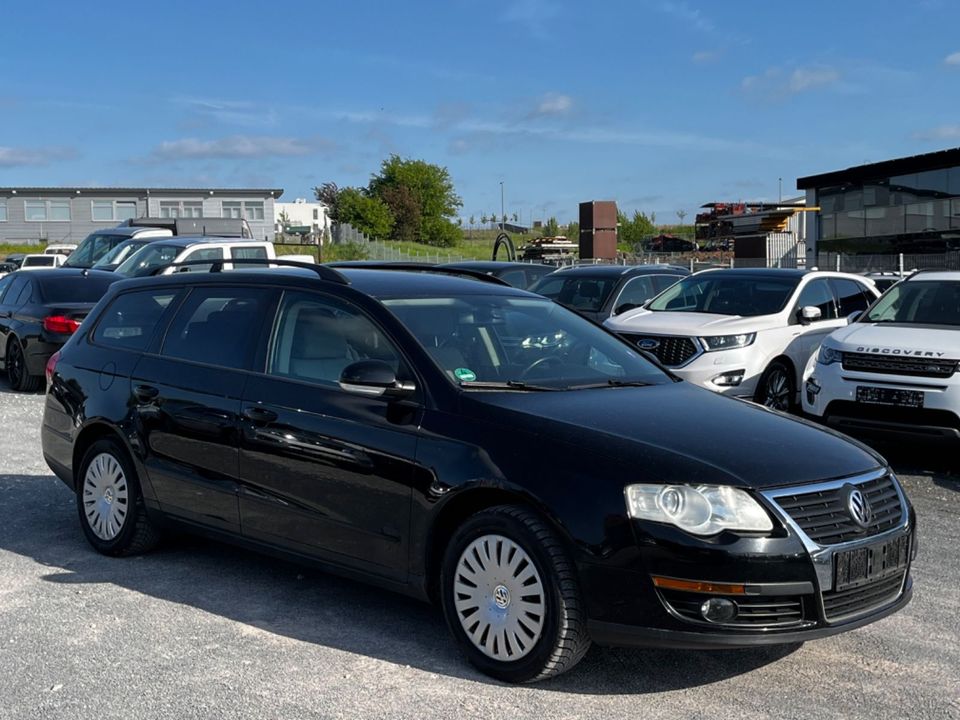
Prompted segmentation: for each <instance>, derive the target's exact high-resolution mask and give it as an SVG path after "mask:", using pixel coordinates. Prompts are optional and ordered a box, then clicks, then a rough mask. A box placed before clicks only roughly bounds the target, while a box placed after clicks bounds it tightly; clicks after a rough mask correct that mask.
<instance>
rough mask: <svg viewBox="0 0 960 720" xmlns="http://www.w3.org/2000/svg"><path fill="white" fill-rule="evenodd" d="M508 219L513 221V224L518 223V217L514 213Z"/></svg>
mask: <svg viewBox="0 0 960 720" xmlns="http://www.w3.org/2000/svg"><path fill="white" fill-rule="evenodd" d="M510 217H511V218H512V219H513V221H514V222H520V216H519V215H517V214H516V213H514V214H513V215H511V216H510Z"/></svg>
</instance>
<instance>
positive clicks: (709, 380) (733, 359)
mask: <svg viewBox="0 0 960 720" xmlns="http://www.w3.org/2000/svg"><path fill="white" fill-rule="evenodd" d="M764 369H765V365H764V362H763V359H762V358H760V357H758V354H757V352H756V348H754V347H752V346H750V347H745V348H739V349H736V350H716V351H713V352H704V353H701V354H700V355H697V356H696V357H695V358H694V359H693V360H691V361H690V362H688V363H687V364H685V365H682V366H680V367H674V368H670V371H671V372H672V373H674V374H675V375H677V376H678V377H681V378H683V379H684V380H686V381H687V382H690V383H693V384H695V385H699V386H700V387H705V388H707V389H708V390H712V391H713V392H719V393H723V394H724V395H732V396H733V397H739V398H753V397H754V396H755V395H756V392H757V385H758V383H759V382H760V376H761V375H762V374H763V371H764ZM737 376H739V377H740V380H739V382H737V383H736V384H725V383H730V382H731V378H736V377H737Z"/></svg>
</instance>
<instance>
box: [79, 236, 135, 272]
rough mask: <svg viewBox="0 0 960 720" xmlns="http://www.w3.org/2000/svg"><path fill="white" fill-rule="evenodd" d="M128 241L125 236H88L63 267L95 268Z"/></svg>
mask: <svg viewBox="0 0 960 720" xmlns="http://www.w3.org/2000/svg"><path fill="white" fill-rule="evenodd" d="M126 239H127V238H126V237H124V236H123V235H113V234H103V235H87V237H86V238H85V239H84V240H83V242H81V243H80V244H79V245H78V246H77V249H76V250H74V251H73V252H72V253H70V257H68V258H67V261H66V262H65V263H64V264H63V265H64V267H77V268H88V267H93V264H94V263H95V262H96V261H97V260H99V259H100V258H102V257H103V256H104V255H106V254H107V253H108V252H110V250H112V249H113V248H114V247H115V246H116V245H118V244H120V243H122V242H123V241H124V240H126Z"/></svg>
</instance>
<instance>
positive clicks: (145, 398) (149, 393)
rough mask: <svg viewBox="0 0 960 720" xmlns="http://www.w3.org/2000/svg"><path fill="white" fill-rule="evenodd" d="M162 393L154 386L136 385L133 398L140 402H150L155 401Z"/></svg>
mask: <svg viewBox="0 0 960 720" xmlns="http://www.w3.org/2000/svg"><path fill="white" fill-rule="evenodd" d="M159 394H160V391H159V390H158V389H157V388H155V387H153V385H136V386H134V388H133V396H134V397H135V398H136V399H137V400H139V401H140V402H150V401H151V400H155V399H156V397H157V395H159Z"/></svg>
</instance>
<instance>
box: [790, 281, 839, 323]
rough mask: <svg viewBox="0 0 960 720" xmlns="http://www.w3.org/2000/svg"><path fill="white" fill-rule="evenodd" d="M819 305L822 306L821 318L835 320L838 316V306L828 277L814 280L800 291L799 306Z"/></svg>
mask: <svg viewBox="0 0 960 720" xmlns="http://www.w3.org/2000/svg"><path fill="white" fill-rule="evenodd" d="M810 306H813V307H817V308H820V319H821V320H835V319H836V317H837V307H836V305H835V304H834V300H833V291H832V290H831V289H830V285H829V284H828V283H827V281H826V279H820V280H813V281H811V282H810V283H808V284H807V286H806V287H805V288H803V290H802V291H801V292H800V299H799V300H798V301H797V307H799V308H805V307H810Z"/></svg>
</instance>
